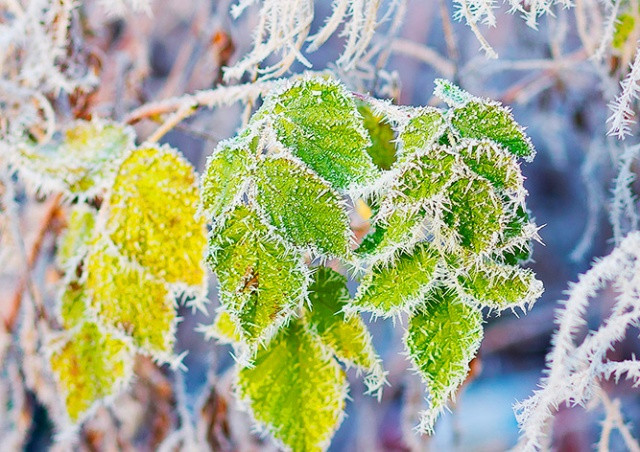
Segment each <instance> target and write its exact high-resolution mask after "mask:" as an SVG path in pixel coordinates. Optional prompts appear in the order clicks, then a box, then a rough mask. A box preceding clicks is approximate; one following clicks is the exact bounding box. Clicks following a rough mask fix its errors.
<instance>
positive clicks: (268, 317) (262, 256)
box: [209, 206, 307, 344]
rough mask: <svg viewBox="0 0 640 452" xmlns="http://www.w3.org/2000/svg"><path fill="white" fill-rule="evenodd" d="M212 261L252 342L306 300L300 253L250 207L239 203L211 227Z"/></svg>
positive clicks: (228, 303)
mask: <svg viewBox="0 0 640 452" xmlns="http://www.w3.org/2000/svg"><path fill="white" fill-rule="evenodd" d="M209 262H210V264H211V268H212V270H214V271H215V272H216V274H217V276H218V281H219V284H220V295H221V301H222V304H223V305H224V306H225V309H226V310H227V311H228V312H229V314H230V316H231V317H232V319H233V321H234V322H237V324H238V325H239V326H240V332H239V333H240V334H241V336H242V338H243V339H244V341H246V342H247V343H249V344H254V343H256V342H258V341H261V340H264V339H266V338H267V336H269V335H270V333H272V332H274V331H275V330H276V329H277V328H278V327H279V326H280V325H281V324H282V323H283V322H285V321H286V320H287V319H288V318H289V317H290V316H291V314H292V313H293V311H294V309H295V308H296V306H299V305H300V303H301V302H302V301H303V299H304V295H305V293H306V286H307V276H306V271H305V267H304V265H303V263H302V258H301V256H300V255H299V254H298V253H297V252H295V251H293V250H292V249H290V248H289V247H287V246H286V245H285V243H284V241H282V240H281V239H279V238H278V237H276V236H275V235H274V234H273V233H271V232H270V231H269V230H268V229H267V227H266V226H265V225H264V224H262V223H261V222H260V219H259V218H258V216H257V214H256V213H255V212H254V211H253V210H251V209H250V208H249V207H246V206H238V207H236V208H235V209H234V210H233V211H231V212H230V213H229V215H228V218H227V219H226V220H225V222H224V224H223V225H221V226H219V227H217V228H215V229H214V230H213V231H212V234H211V238H210V254H209Z"/></svg>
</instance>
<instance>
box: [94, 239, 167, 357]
mask: <svg viewBox="0 0 640 452" xmlns="http://www.w3.org/2000/svg"><path fill="white" fill-rule="evenodd" d="M86 272H87V291H88V293H89V295H90V306H91V309H92V310H93V311H94V312H95V313H96V315H97V316H98V318H99V319H100V321H101V322H102V323H103V324H105V325H108V326H109V327H112V328H116V329H119V330H120V331H122V332H123V333H125V334H127V335H128V336H130V337H131V338H132V339H133V342H134V344H135V345H136V347H138V348H140V349H141V350H142V351H144V352H146V353H150V354H152V355H153V356H155V357H158V358H159V359H168V358H169V355H170V353H171V351H172V349H173V343H174V340H175V338H174V334H173V333H174V330H175V325H176V322H177V319H176V317H177V315H176V312H175V309H174V299H173V297H172V296H171V294H170V293H169V290H168V288H167V286H166V284H164V283H163V282H161V281H158V280H157V279H155V278H154V277H153V276H152V275H150V274H148V273H147V272H146V271H144V270H142V269H140V268H138V267H137V266H135V265H133V264H132V263H130V262H126V260H125V259H124V258H123V257H122V256H119V255H118V254H117V251H116V250H115V249H113V247H112V246H111V247H110V246H109V245H108V244H107V243H106V242H105V241H104V240H101V241H100V242H98V243H96V244H95V245H94V246H93V248H92V251H91V252H90V254H89V255H88V256H87V261H86Z"/></svg>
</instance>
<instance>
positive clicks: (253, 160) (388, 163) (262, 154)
mask: <svg viewBox="0 0 640 452" xmlns="http://www.w3.org/2000/svg"><path fill="white" fill-rule="evenodd" d="M437 93H438V95H440V96H442V99H443V100H444V101H445V102H447V103H448V104H449V106H450V108H449V109H444V110H442V109H438V108H433V107H419V108H414V107H397V106H393V105H391V104H388V103H386V102H381V101H378V100H376V99H372V98H368V97H367V96H361V95H358V94H354V93H351V92H349V91H348V90H346V89H345V87H344V86H343V85H341V84H340V83H339V82H337V81H336V80H335V79H333V78H332V77H331V76H328V75H327V76H317V75H315V76H314V75H308V76H303V77H301V78H298V79H295V80H293V81H289V82H280V83H279V86H278V87H277V88H276V89H274V90H273V91H272V92H270V93H269V95H268V96H266V97H265V99H264V103H263V105H262V107H261V108H260V109H259V110H258V111H257V112H256V113H255V114H254V115H253V117H252V118H251V120H250V121H249V123H248V125H247V126H246V127H245V128H244V129H241V130H240V131H239V132H238V134H237V136H236V137H234V138H232V139H229V140H226V141H223V142H221V143H220V144H219V145H218V147H217V149H216V150H215V151H214V153H213V154H212V155H211V156H210V157H209V160H208V162H207V169H206V171H205V173H204V175H203V178H202V188H201V196H202V210H203V213H204V215H206V216H207V217H208V218H209V219H211V220H212V223H213V225H212V231H211V234H210V236H209V251H208V262H209V265H210V266H211V268H212V270H213V271H214V272H215V273H216V275H217V277H218V281H219V290H220V299H221V307H220V309H219V310H218V313H217V318H216V320H215V322H214V324H213V325H212V326H211V327H210V328H205V332H206V333H207V334H209V335H211V336H214V337H217V338H218V339H220V340H222V341H225V342H229V343H231V344H233V346H234V348H235V350H236V356H237V361H238V364H237V366H238V367H239V369H238V381H237V392H238V397H239V398H240V400H241V401H243V402H244V403H245V404H246V406H247V408H248V409H249V410H250V412H251V413H252V415H253V417H254V418H255V420H256V421H257V422H259V423H260V425H262V426H263V428H264V429H265V430H267V431H268V432H270V433H271V434H272V435H273V436H274V437H275V438H276V439H277V440H278V442H279V443H280V444H282V445H283V446H284V447H286V448H290V449H292V450H315V449H320V448H323V447H324V446H326V445H327V444H328V442H329V441H330V439H331V436H332V434H333V432H334V431H335V430H336V428H337V427H338V425H339V424H340V422H341V420H342V417H343V411H344V406H345V398H346V395H347V385H346V380H345V376H344V373H343V371H342V370H341V367H340V365H339V364H338V363H339V362H342V363H343V364H345V365H346V366H354V367H356V368H358V369H359V370H361V371H363V372H365V373H366V374H367V377H366V379H365V381H366V383H367V386H368V389H369V392H372V393H374V394H375V393H377V394H379V393H380V391H381V390H382V386H383V384H384V381H385V379H384V371H383V370H382V363H381V362H380V359H379V358H378V357H377V354H376V352H375V351H374V350H373V348H372V346H371V343H372V340H371V336H370V333H369V332H368V330H367V327H366V326H365V324H364V323H363V322H362V320H361V319H360V313H363V312H371V313H373V314H374V316H376V317H394V316H399V315H400V314H401V313H406V314H408V316H409V320H408V325H407V328H406V332H405V345H406V349H407V354H408V356H409V358H410V360H411V362H412V364H413V366H414V368H415V370H416V372H418V373H419V374H420V375H421V376H422V378H423V380H424V382H425V384H426V386H427V390H428V393H429V402H430V407H429V409H428V410H427V411H425V412H424V413H423V414H422V419H421V423H420V426H419V429H420V430H421V431H423V432H429V433H431V432H433V426H434V423H435V420H436V419H437V417H438V415H439V414H440V412H441V411H442V410H443V409H444V407H445V406H446V404H447V402H448V400H449V399H451V398H452V397H453V396H454V395H455V391H456V389H457V388H458V387H459V385H460V384H461V383H462V381H463V380H464V378H465V376H466V375H467V372H468V369H469V362H470V361H471V359H472V358H473V357H474V356H475V354H476V352H477V350H478V347H479V345H480V341H481V339H482V313H481V310H480V309H481V308H482V307H485V306H486V307H489V308H491V309H493V310H498V311H501V310H504V309H515V308H516V307H520V308H522V309H523V310H526V309H527V308H528V307H529V306H530V305H531V304H532V303H533V302H534V301H535V300H536V299H537V298H538V297H539V296H540V294H541V292H542V285H541V283H540V282H539V281H538V280H536V279H535V276H534V274H533V273H532V272H531V271H530V270H525V269H523V268H521V267H520V266H519V264H520V263H521V262H524V261H527V260H528V259H529V256H530V246H531V240H532V239H534V238H536V232H537V228H536V227H535V225H534V224H533V223H532V221H531V220H530V218H529V214H528V213H527V210H526V207H525V203H524V202H525V196H526V191H525V189H524V187H523V178H522V175H521V173H520V168H519V165H518V162H517V160H518V158H526V159H531V158H533V155H534V150H533V147H532V145H531V142H530V141H529V139H528V138H527V137H526V135H525V134H524V132H523V131H522V129H521V128H520V126H518V125H517V124H516V123H515V121H514V119H513V117H512V116H511V114H510V112H509V110H508V109H506V108H505V107H503V106H501V105H500V104H499V103H496V102H492V101H488V100H484V99H479V98H475V97H473V96H471V95H470V94H468V93H466V92H464V91H462V90H460V89H459V88H457V87H456V86H454V85H452V84H450V83H449V82H446V81H443V80H440V81H438V89H437ZM360 197H362V198H363V199H365V200H367V202H368V204H369V205H370V206H371V208H372V210H373V211H374V212H375V213H374V215H373V218H372V219H371V230H370V232H369V234H367V235H366V236H365V237H364V239H363V240H362V242H361V243H360V244H359V245H358V246H356V242H355V240H354V236H353V232H352V231H351V229H350V226H349V225H350V221H349V216H350V215H353V214H354V212H353V211H352V209H351V208H350V206H352V205H354V202H357V201H358V199H359V198H360ZM348 200H350V202H347V201H348ZM329 259H334V261H333V262H335V263H336V264H337V265H339V266H341V267H342V268H346V269H352V270H353V271H354V272H355V274H356V275H358V279H360V287H359V289H358V292H357V294H356V296H355V298H353V299H351V297H350V296H349V292H348V290H347V287H346V283H347V278H346V277H344V276H342V275H341V274H340V273H338V272H336V271H335V270H332V269H330V268H327V267H324V266H322V263H323V262H326V261H327V260H329ZM338 263H339V264H338ZM309 264H311V265H309ZM360 275H361V276H360Z"/></svg>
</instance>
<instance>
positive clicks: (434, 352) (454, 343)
mask: <svg viewBox="0 0 640 452" xmlns="http://www.w3.org/2000/svg"><path fill="white" fill-rule="evenodd" d="M481 340H482V315H481V313H480V311H479V310H478V309H476V308H474V307H472V306H468V305H466V304H464V303H462V302H460V300H458V298H457V295H456V293H455V292H454V291H451V290H447V289H444V288H442V287H439V288H436V289H434V290H432V291H431V292H429V294H428V295H427V296H426V297H425V303H424V305H422V306H421V307H420V308H419V309H417V310H416V312H415V313H414V314H413V315H412V316H411V318H410V319H409V326H408V329H407V333H406V336H405V343H406V346H407V349H408V352H409V356H410V358H411V361H412V363H413V365H414V366H415V368H416V370H417V371H418V372H419V373H420V375H421V376H422V378H423V379H424V381H425V383H426V385H427V390H428V393H429V402H430V406H429V410H428V411H425V412H423V413H422V419H421V423H420V430H421V431H426V432H428V433H433V426H434V423H435V421H436V419H437V417H438V415H439V414H440V412H442V410H443V409H444V407H445V404H446V403H447V401H448V400H449V399H450V398H451V397H452V396H453V395H454V394H455V391H456V390H457V389H458V387H459V386H460V385H461V384H462V382H463V381H464V379H465V377H466V376H467V373H468V372H469V363H470V362H471V359H472V358H473V357H474V356H475V354H476V352H477V351H478V348H479V347H480V341H481Z"/></svg>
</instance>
